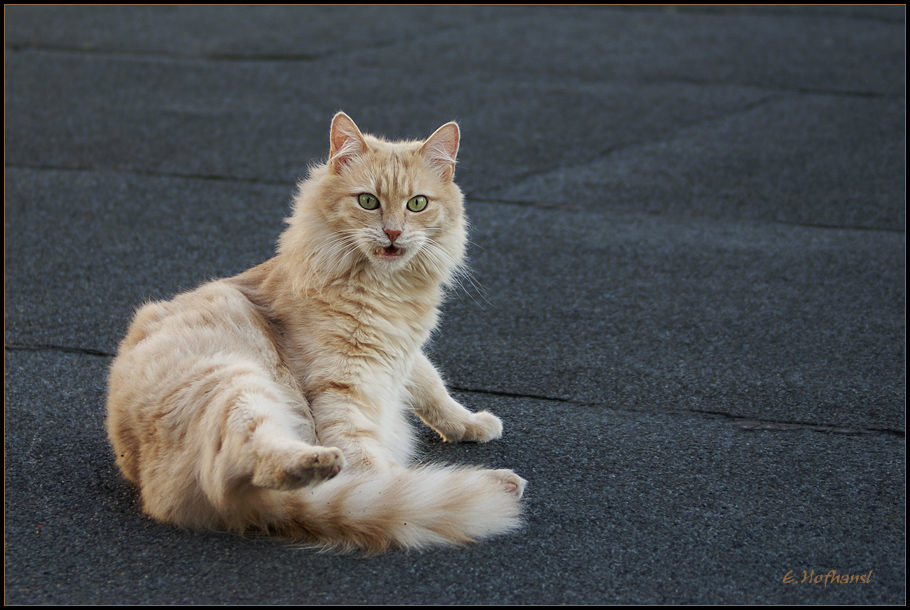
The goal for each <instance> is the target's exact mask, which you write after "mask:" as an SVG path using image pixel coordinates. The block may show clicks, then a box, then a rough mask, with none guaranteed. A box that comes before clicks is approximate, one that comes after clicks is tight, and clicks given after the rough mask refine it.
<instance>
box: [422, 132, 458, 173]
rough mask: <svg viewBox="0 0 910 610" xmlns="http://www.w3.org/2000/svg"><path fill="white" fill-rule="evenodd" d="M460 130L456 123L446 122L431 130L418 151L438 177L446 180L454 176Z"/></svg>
mask: <svg viewBox="0 0 910 610" xmlns="http://www.w3.org/2000/svg"><path fill="white" fill-rule="evenodd" d="M460 139H461V131H460V130H459V129H458V123H455V122H454V121H453V122H451V123H446V124H445V125H443V126H442V127H440V128H439V129H437V130H436V131H434V132H433V135H431V136H430V137H429V138H427V141H426V142H424V143H423V146H421V147H420V153H421V154H422V155H423V157H424V159H426V161H427V163H428V164H429V165H430V167H432V168H433V170H434V171H435V172H436V173H437V174H439V177H440V178H442V179H443V180H445V181H446V182H448V181H450V180H451V179H452V178H453V177H454V176H455V157H456V156H457V155H458V142H459V140H460Z"/></svg>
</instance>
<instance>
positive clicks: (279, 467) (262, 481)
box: [252, 446, 345, 491]
mask: <svg viewBox="0 0 910 610" xmlns="http://www.w3.org/2000/svg"><path fill="white" fill-rule="evenodd" d="M344 465H345V460H344V455H342V453H341V450H340V449H336V448H335V447H309V446H308V447H307V448H306V449H302V450H297V451H294V452H292V451H283V452H276V454H273V455H270V456H268V458H266V459H262V460H260V463H259V464H258V465H257V466H256V468H255V470H254V472H253V481H252V482H253V485H255V486H257V487H267V488H269V489H277V490H281V491H289V490H292V489H297V488H300V487H305V486H307V485H315V484H316V483H321V482H322V481H325V480H328V479H331V478H333V477H334V476H335V475H337V474H338V473H339V472H341V469H342V468H344Z"/></svg>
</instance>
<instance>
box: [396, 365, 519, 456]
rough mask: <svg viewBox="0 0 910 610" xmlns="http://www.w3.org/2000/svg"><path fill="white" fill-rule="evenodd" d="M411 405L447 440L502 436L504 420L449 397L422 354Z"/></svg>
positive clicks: (414, 375) (415, 370) (413, 379)
mask: <svg viewBox="0 0 910 610" xmlns="http://www.w3.org/2000/svg"><path fill="white" fill-rule="evenodd" d="M408 391H409V392H410V396H411V401H410V403H411V408H412V409H413V411H414V413H416V414H417V416H418V417H419V418H420V419H421V420H422V421H423V422H424V423H425V424H426V425H428V426H429V427H431V428H433V429H434V430H436V432H438V433H439V435H440V436H441V437H442V438H443V440H445V441H447V442H450V443H457V442H461V441H475V442H481V443H485V442H487V441H491V440H494V439H497V438H499V437H500V436H502V421H500V419H499V418H498V417H496V416H495V415H493V414H492V413H488V412H486V411H481V412H479V413H471V412H470V411H468V410H467V409H465V408H464V407H463V406H461V405H460V404H459V403H458V402H457V401H456V400H455V399H453V398H452V397H451V396H449V393H448V391H447V390H446V388H445V384H444V383H443V382H442V378H441V377H440V376H439V373H438V372H437V371H436V369H435V367H433V364H432V363H431V362H430V361H429V359H427V358H426V356H424V355H423V354H420V355H418V357H417V360H416V361H415V363H414V368H413V369H412V373H411V383H410V384H409V385H408Z"/></svg>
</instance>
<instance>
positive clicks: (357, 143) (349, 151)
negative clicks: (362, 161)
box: [329, 112, 367, 174]
mask: <svg viewBox="0 0 910 610" xmlns="http://www.w3.org/2000/svg"><path fill="white" fill-rule="evenodd" d="M366 150H367V143H366V142H365V141H364V139H363V134H362V133H360V130H359V129H358V128H357V125H355V124H354V121H352V120H351V117H349V116H348V115H346V114H345V113H343V112H339V113H338V114H336V115H335V118H333V119H332V129H331V131H330V133H329V168H330V169H331V170H332V171H333V172H334V173H336V174H337V173H338V172H340V171H341V168H343V167H344V166H345V165H346V164H347V163H348V162H350V160H351V159H352V158H353V157H356V156H358V155H361V154H363V153H364V152H366Z"/></svg>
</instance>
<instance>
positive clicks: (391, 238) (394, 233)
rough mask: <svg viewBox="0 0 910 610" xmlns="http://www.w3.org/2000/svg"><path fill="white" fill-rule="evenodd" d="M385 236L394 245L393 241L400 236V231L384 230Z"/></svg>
mask: <svg viewBox="0 0 910 610" xmlns="http://www.w3.org/2000/svg"><path fill="white" fill-rule="evenodd" d="M385 234H386V235H388V236H389V241H391V242H392V243H393V244H394V243H395V240H396V239H398V236H399V235H401V231H393V230H391V229H385Z"/></svg>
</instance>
